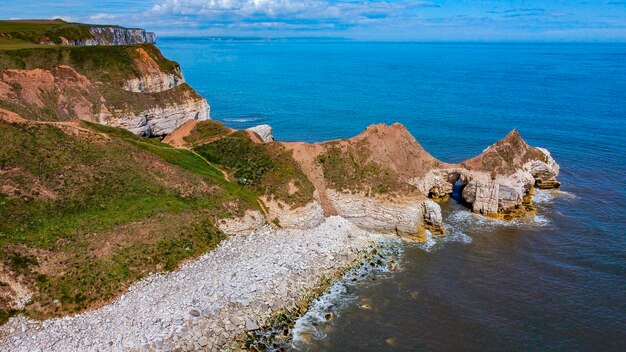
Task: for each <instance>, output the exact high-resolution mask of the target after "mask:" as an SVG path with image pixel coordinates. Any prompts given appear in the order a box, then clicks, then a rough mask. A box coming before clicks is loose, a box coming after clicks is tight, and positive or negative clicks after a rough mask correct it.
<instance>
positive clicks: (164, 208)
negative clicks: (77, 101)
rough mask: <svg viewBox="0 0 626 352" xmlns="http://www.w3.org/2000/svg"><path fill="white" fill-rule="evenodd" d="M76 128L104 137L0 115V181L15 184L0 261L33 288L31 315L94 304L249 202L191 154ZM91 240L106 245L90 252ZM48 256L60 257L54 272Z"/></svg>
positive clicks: (3, 204) (196, 244) (203, 240)
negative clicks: (3, 118) (107, 245)
mask: <svg viewBox="0 0 626 352" xmlns="http://www.w3.org/2000/svg"><path fill="white" fill-rule="evenodd" d="M83 126H84V127H87V128H90V129H92V130H94V134H96V133H104V134H106V135H107V136H109V137H110V140H104V139H102V140H94V139H95V138H94V136H91V137H80V136H74V135H70V134H66V133H64V132H63V131H61V130H60V129H58V128H56V127H54V126H51V125H43V124H40V125H31V126H26V125H18V124H8V123H2V122H0V139H2V141H3V143H2V144H0V168H1V169H2V170H3V172H2V173H0V183H1V184H3V185H10V186H11V187H13V188H16V189H17V190H18V191H16V192H17V193H11V194H2V193H0V218H2V220H3V221H0V258H1V259H0V260H2V261H3V263H4V265H5V266H6V267H8V268H10V269H11V270H12V271H13V272H14V273H15V275H21V277H23V278H24V280H26V281H27V284H28V286H29V287H31V289H33V290H34V291H35V297H34V304H32V305H30V306H28V307H27V309H26V312H27V313H28V314H29V315H31V316H33V317H47V316H56V315H62V314H67V313H69V312H77V311H81V310H84V309H87V308H89V307H92V306H94V305H98V304H100V303H104V302H106V301H107V300H109V299H111V298H113V297H115V296H116V295H118V294H119V293H120V292H122V290H123V289H124V287H126V286H127V285H128V284H130V283H132V282H134V281H136V280H137V279H139V278H141V277H143V276H145V275H146V274H147V273H148V272H151V271H152V272H155V271H159V270H172V269H174V268H176V267H177V265H178V264H179V263H180V262H181V261H183V260H186V259H188V258H192V257H194V256H197V255H198V254H200V253H203V252H205V251H207V250H209V249H211V248H213V247H214V246H215V245H216V244H217V243H218V242H219V240H221V239H222V238H223V235H222V234H221V233H220V232H219V231H218V230H217V229H216V227H215V226H214V225H213V224H215V222H216V221H218V220H219V219H222V218H225V217H229V216H231V215H242V214H243V212H244V211H245V210H246V209H251V208H252V209H256V208H258V204H257V202H256V198H255V194H254V192H252V191H251V190H248V189H245V188H244V187H241V186H240V185H237V184H236V183H231V182H228V181H227V180H225V179H224V177H223V175H222V173H221V172H220V171H219V170H217V169H215V168H214V167H212V166H211V165H209V164H208V163H207V162H206V161H205V160H203V159H202V158H201V157H198V156H197V155H195V154H194V153H193V152H191V151H187V150H178V149H174V148H172V147H171V146H169V145H167V144H164V143H161V142H159V141H157V140H153V139H147V138H143V137H139V136H136V135H133V134H132V133H130V132H128V131H125V130H122V129H119V128H113V127H107V126H101V125H96V124H90V123H86V122H85V123H83ZM37 190H39V191H37ZM42 190H45V192H44V191H42ZM42 192H43V193H42ZM45 194H52V195H53V196H48V197H45V196H42V195H45ZM143 232H147V234H146V233H144V234H143V235H141V233H143ZM101 242H111V243H113V244H112V245H111V246H112V248H111V249H110V251H109V252H105V253H100V254H99V255H97V254H96V253H98V252H101V251H102V250H103V243H101ZM42 253H47V254H46V255H44V256H42ZM49 257H52V258H61V259H59V261H58V262H57V263H56V264H55V266H54V268H55V269H51V267H49V266H48V265H49V264H48V260H49V259H50V258H49ZM42 268H48V270H47V271H46V274H42ZM54 300H58V301H60V302H61V304H60V305H56V304H53V303H52V302H53V301H54ZM1 303H2V302H0V307H2V304H1ZM10 314H14V312H9V311H7V310H4V311H3V310H2V309H0V316H4V317H8V316H9V315H10Z"/></svg>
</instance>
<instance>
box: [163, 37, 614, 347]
mask: <svg viewBox="0 0 626 352" xmlns="http://www.w3.org/2000/svg"><path fill="white" fill-rule="evenodd" d="M159 47H160V48H161V49H162V51H163V52H164V54H165V55H166V56H167V57H169V58H172V59H174V60H177V61H179V62H180V63H181V65H182V67H183V71H184V73H185V76H186V78H187V80H188V82H189V83H190V84H191V85H192V86H193V87H194V88H195V89H196V90H197V91H198V92H199V93H200V94H201V95H203V96H204V97H205V98H207V99H208V100H209V102H210V104H211V107H212V112H211V115H212V117H213V118H214V119H217V120H220V121H223V122H225V123H226V124H227V125H229V126H232V127H235V128H243V127H249V126H253V125H257V124H261V123H268V124H270V125H272V126H273V127H274V132H275V135H276V137H277V138H278V139H280V140H287V141H292V140H304V141H321V140H326V139H333V138H342V137H350V136H352V135H355V134H357V133H358V132H360V131H361V130H363V129H364V128H365V127H366V126H367V125H368V124H370V123H376V122H387V123H391V122H395V121H399V122H401V123H403V124H404V125H405V126H406V127H407V128H408V129H409V130H410V131H411V133H412V134H413V135H414V136H415V137H416V138H417V139H418V140H419V141H420V142H421V143H422V144H423V145H424V146H425V148H426V149H427V150H429V151H430V152H431V153H432V154H433V155H434V156H436V157H438V158H440V159H442V160H445V161H450V162H458V161H461V160H463V159H465V158H468V157H471V156H473V155H476V154H478V153H480V152H481V151H482V150H483V149H484V148H485V147H486V146H488V145H490V144H492V143H493V142H495V141H496V140H498V139H500V138H502V137H503V136H504V135H505V134H506V133H507V132H508V131H509V130H511V129H513V128H517V129H518V130H519V131H520V133H521V135H522V136H523V137H524V138H525V139H526V140H527V141H528V142H529V143H530V144H532V145H536V146H542V147H546V148H548V149H549V150H550V151H551V152H552V154H553V156H554V157H555V158H556V160H557V161H558V162H559V163H560V165H561V170H562V173H561V176H560V179H561V181H562V182H563V191H564V192H560V193H554V194H551V193H541V194H539V198H538V199H537V202H536V203H537V207H538V217H537V218H536V219H534V220H533V221H531V222H528V223H516V224H508V223H491V222H487V223H485V222H484V221H483V220H482V219H480V218H476V217H474V216H471V215H470V214H469V213H467V212H466V211H465V209H463V208H462V207H461V206H460V205H458V204H456V203H455V202H454V201H451V202H450V203H448V204H445V205H444V215H445V219H444V221H446V222H447V223H448V224H450V225H449V226H450V227H451V231H452V232H453V233H455V234H457V235H458V236H457V237H456V238H459V239H461V240H459V241H456V242H455V241H449V242H446V243H435V244H434V245H433V246H432V247H429V248H423V247H410V246H407V248H405V251H404V252H405V255H404V259H403V263H402V265H401V267H402V270H400V271H398V272H395V273H393V274H390V275H387V276H386V277H385V278H381V280H377V281H376V282H373V283H371V284H367V285H362V286H359V287H357V288H353V289H351V290H352V291H351V292H349V296H350V297H353V298H354V303H353V304H348V305H347V307H346V308H344V309H342V310H341V311H340V312H338V317H337V319H336V320H334V321H333V322H332V323H331V324H329V325H328V326H325V327H322V328H320V334H319V339H318V340H315V341H314V342H313V343H312V344H307V345H304V346H300V348H301V349H305V350H306V349H309V350H313V351H318V350H326V351H353V350H375V351H377V350H417V351H420V350H429V351H455V350H477V351H478V350H499V351H501V350H507V351H510V350H536V351H545V350H562V351H566V350H567V351H570V350H615V351H618V350H624V348H625V347H626V293H625V292H626V231H625V226H624V219H625V215H624V214H625V213H626V201H625V200H626V190H625V187H626V182H625V181H626V177H625V175H626V132H625V130H626V103H625V102H626V44H415V43H406V44H398V43H395V44H392V43H352V42H347V43H346V42H341V43H334V42H319V43H315V42H289V41H286V42H254V41H236V42H235V41H223V42H215V41H207V40H200V39H181V38H164V39H161V41H160V43H159ZM425 249H427V250H425ZM360 300H366V301H367V302H370V303H371V304H370V303H368V304H370V305H371V306H372V309H362V308H361V307H360V305H359V304H358V302H359V301H360Z"/></svg>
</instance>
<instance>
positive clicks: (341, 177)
mask: <svg viewBox="0 0 626 352" xmlns="http://www.w3.org/2000/svg"><path fill="white" fill-rule="evenodd" d="M366 159H367V155H366V153H365V151H364V150H358V149H357V148H348V150H342V149H340V148H338V147H330V148H328V149H327V150H326V152H324V153H323V154H321V155H320V156H319V157H318V158H317V162H318V163H319V164H320V165H321V166H322V169H323V171H324V178H325V179H326V182H327V184H328V186H329V187H330V188H332V189H336V190H338V191H352V192H373V193H374V194H385V193H389V192H392V191H395V190H398V188H401V187H404V186H403V185H400V184H398V181H397V177H395V175H394V174H393V173H392V172H391V171H390V170H386V169H384V168H382V167H380V166H379V165H377V164H375V163H372V162H368V161H367V160H366Z"/></svg>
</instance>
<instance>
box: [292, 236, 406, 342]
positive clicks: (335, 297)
mask: <svg viewBox="0 0 626 352" xmlns="http://www.w3.org/2000/svg"><path fill="white" fill-rule="evenodd" d="M402 248H403V247H402V241H401V240H392V239H385V240H383V241H382V242H381V245H380V246H379V248H378V249H377V251H378V253H377V254H375V255H374V256H373V257H372V259H370V260H369V261H367V262H363V265H361V266H359V267H358V268H355V269H352V270H350V271H348V273H347V274H346V275H344V277H343V278H342V279H341V280H340V281H337V282H335V283H334V284H333V285H332V286H331V287H330V288H329V289H328V290H326V292H325V293H324V294H323V295H321V296H320V297H318V298H316V299H315V300H314V301H313V302H312V303H311V304H310V306H309V309H308V311H307V312H306V313H305V314H304V315H303V316H302V317H300V318H299V319H298V320H297V321H296V324H295V326H294V328H293V341H292V347H293V348H294V349H296V350H298V349H300V348H302V347H304V346H306V344H307V343H308V342H310V341H311V340H313V339H315V340H319V339H323V338H324V337H325V336H326V333H325V328H327V327H328V326H330V324H331V322H332V320H333V319H334V318H335V317H337V316H339V315H340V314H341V312H342V310H343V309H344V308H345V307H346V306H348V305H349V304H351V303H352V302H354V301H355V300H357V299H358V297H357V296H356V295H354V294H353V292H354V290H355V289H356V288H357V287H358V286H360V285H364V284H365V283H367V282H371V281H372V280H373V279H375V278H376V277H380V276H382V275H385V274H387V273H390V272H391V271H393V270H398V268H399V263H398V261H399V259H400V257H401V256H402V254H403V249H402Z"/></svg>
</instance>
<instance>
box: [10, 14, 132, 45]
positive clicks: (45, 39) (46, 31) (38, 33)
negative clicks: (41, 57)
mask: <svg viewBox="0 0 626 352" xmlns="http://www.w3.org/2000/svg"><path fill="white" fill-rule="evenodd" d="M94 27H97V28H109V29H124V28H123V27H120V26H111V25H91V24H83V23H70V22H65V21H63V20H60V19H56V20H8V21H0V49H4V50H6V49H21V48H27V47H33V46H45V45H59V44H64V43H68V42H84V41H86V40H90V39H94V38H95V36H94V34H93V33H92V32H91V29H92V28H94ZM131 29H135V28H131ZM107 39H112V38H107Z"/></svg>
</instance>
